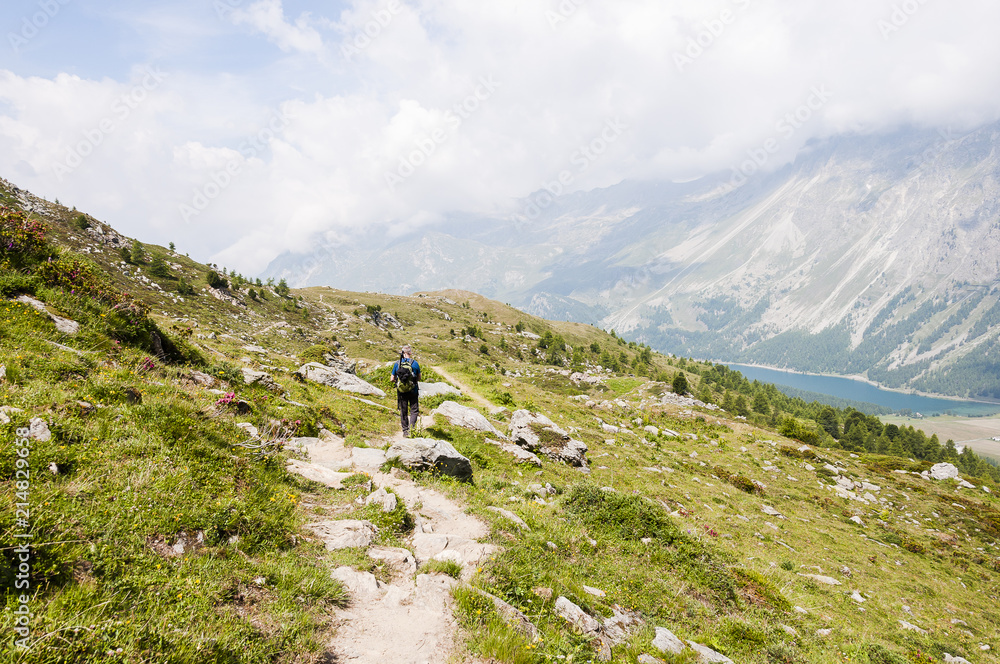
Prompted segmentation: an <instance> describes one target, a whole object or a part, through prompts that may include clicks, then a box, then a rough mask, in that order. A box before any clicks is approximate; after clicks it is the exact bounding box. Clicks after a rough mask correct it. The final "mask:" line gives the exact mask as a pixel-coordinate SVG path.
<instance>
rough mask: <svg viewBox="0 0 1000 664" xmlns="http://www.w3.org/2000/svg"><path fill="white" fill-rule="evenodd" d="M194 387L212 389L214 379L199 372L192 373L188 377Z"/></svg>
mask: <svg viewBox="0 0 1000 664" xmlns="http://www.w3.org/2000/svg"><path fill="white" fill-rule="evenodd" d="M188 378H189V379H190V380H191V381H192V382H193V383H194V384H195V385H201V386H202V387H212V386H214V385H215V378H213V377H212V376H209V375H208V374H207V373H203V372H201V371H192V372H191V375H190V376H189V377H188Z"/></svg>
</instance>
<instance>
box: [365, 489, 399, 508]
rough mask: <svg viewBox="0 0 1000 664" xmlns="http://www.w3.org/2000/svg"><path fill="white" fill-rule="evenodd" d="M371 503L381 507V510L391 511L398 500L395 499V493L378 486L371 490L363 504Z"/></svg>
mask: <svg viewBox="0 0 1000 664" xmlns="http://www.w3.org/2000/svg"><path fill="white" fill-rule="evenodd" d="M372 504H375V505H378V506H379V507H381V508H382V511H383V512H391V511H393V510H394V509H396V506H397V505H398V504H399V501H398V500H397V499H396V496H395V494H391V493H389V492H388V491H386V490H385V487H379V489H378V490H376V491H373V492H372V493H371V494H369V495H368V497H367V498H365V505H372Z"/></svg>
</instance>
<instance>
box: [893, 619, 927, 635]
mask: <svg viewBox="0 0 1000 664" xmlns="http://www.w3.org/2000/svg"><path fill="white" fill-rule="evenodd" d="M899 624H900V626H901V627H902V628H903V629H905V630H909V631H911V632H919V633H920V634H926V633H927V630H926V629H921V628H920V627H917V626H916V625H914V624H913V623H908V622H906V621H905V620H900V621H899Z"/></svg>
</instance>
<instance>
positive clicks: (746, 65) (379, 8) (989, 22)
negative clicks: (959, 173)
mask: <svg viewBox="0 0 1000 664" xmlns="http://www.w3.org/2000/svg"><path fill="white" fill-rule="evenodd" d="M896 4H898V5H900V6H902V4H905V5H906V6H907V7H909V6H911V5H912V6H913V7H916V8H917V9H916V10H915V11H913V12H911V13H910V14H903V15H902V17H900V16H894V15H893V12H894V9H893V7H894V3H893V2H888V1H883V0H844V1H843V2H841V3H838V4H836V5H831V4H830V3H829V2H825V1H821V0H709V1H706V2H698V3H692V2H682V1H680V0H666V1H664V0H619V1H617V2H615V3H598V2H594V1H591V2H583V1H582V0H561V1H558V2H557V0H532V1H530V2H516V3H472V2H468V1H464V2H460V1H459V0H418V1H416V2H410V3H402V2H399V3H398V4H397V3H396V1H395V0H355V1H354V2H350V3H349V4H348V5H347V7H346V9H344V10H343V11H340V12H339V14H338V15H332V14H324V12H329V11H330V10H329V8H328V5H325V4H320V3H310V2H299V3H296V5H295V6H296V7H297V8H299V7H310V8H311V9H312V11H311V12H301V13H300V14H299V15H298V17H297V18H295V19H289V18H288V16H287V12H286V6H285V5H283V4H282V2H281V1H280V0H260V1H258V2H255V3H253V4H250V5H248V6H246V7H245V8H244V7H243V6H242V5H240V4H239V3H234V6H235V7H236V9H234V10H233V12H231V13H228V14H227V19H228V20H229V21H230V22H229V23H227V22H226V21H218V23H217V24H216V25H214V26H212V27H211V28H209V27H204V26H203V27H201V28H199V30H198V31H195V34H196V35H200V34H204V37H203V38H202V37H192V38H191V39H192V41H193V42H195V43H200V44H203V47H204V48H205V49H209V46H208V44H209V43H210V42H212V43H214V42H217V41H219V40H221V39H225V40H226V42H225V43H226V44H227V45H232V44H239V45H240V48H242V49H244V51H242V52H239V53H228V52H227V53H226V57H227V58H229V59H230V60H232V61H236V60H239V62H240V65H241V67H243V68H244V69H241V70H240V71H238V72H237V71H233V70H232V68H230V67H226V66H222V65H216V64H214V63H215V62H216V60H213V59H212V58H208V57H206V58H202V59H200V60H199V62H200V63H201V64H200V65H199V68H198V69H193V68H192V66H191V65H190V64H189V63H188V61H184V62H183V63H178V65H177V68H176V69H175V70H171V69H170V67H169V62H168V63H167V64H165V65H164V67H165V68H166V69H167V71H166V72H165V73H166V74H167V76H166V78H165V81H164V82H163V83H162V84H159V85H157V86H156V87H155V89H153V90H150V91H148V95H146V97H145V98H144V99H143V100H142V101H141V103H139V104H137V105H136V108H134V109H130V113H129V115H128V116H127V117H125V118H123V119H120V120H116V125H115V127H114V131H113V132H110V133H107V134H106V136H105V137H104V139H103V140H102V142H101V144H100V145H99V146H96V147H95V148H94V149H93V150H92V154H91V155H89V156H88V157H87V158H86V159H85V160H84V162H83V164H82V165H81V166H80V167H78V168H76V169H74V170H73V171H72V172H71V173H70V174H65V173H64V174H63V177H62V179H61V180H60V179H59V177H58V174H57V173H56V172H55V171H54V168H53V164H56V163H59V162H60V160H64V159H65V158H66V155H67V154H69V153H70V152H71V151H72V150H73V149H74V147H75V146H78V145H79V144H80V142H81V141H84V140H85V139H86V132H88V131H92V130H93V129H94V128H95V127H99V125H100V122H101V121H102V119H104V118H107V117H109V116H110V117H112V118H117V116H116V114H115V113H114V111H113V110H112V109H113V105H114V104H115V102H116V100H121V99H122V97H123V95H128V94H130V92H132V91H134V90H135V87H136V86H137V85H139V86H141V84H142V81H143V76H144V74H143V72H144V71H145V69H144V68H145V67H147V66H148V65H147V64H146V63H140V62H137V63H136V66H135V68H134V69H133V71H132V73H131V75H130V76H129V77H127V79H126V80H114V79H112V78H108V77H95V78H85V77H81V76H73V75H69V74H58V75H53V76H51V77H48V78H44V77H38V76H35V77H32V76H28V75H24V74H19V73H18V69H17V68H16V67H11V68H10V69H9V70H5V71H0V109H4V110H0V148H2V149H0V174H3V175H5V176H6V177H8V178H10V179H12V180H14V181H15V182H16V183H17V184H19V185H20V186H25V187H28V188H31V189H34V190H37V191H38V192H39V193H42V194H48V195H50V196H59V197H60V198H61V199H62V200H63V201H64V202H70V203H73V204H75V205H77V206H78V207H79V208H81V209H87V210H89V211H93V212H95V213H96V214H98V215H99V216H102V217H105V218H107V220H108V221H110V222H111V223H113V224H115V225H116V226H118V227H119V228H121V229H122V230H123V231H126V232H129V233H133V234H136V235H139V236H142V237H143V238H144V239H147V240H149V241H160V242H164V243H165V242H166V241H169V240H173V241H175V242H177V244H178V246H179V247H181V248H182V249H185V247H187V249H185V250H190V251H191V253H192V254H193V255H195V256H197V257H199V258H202V259H212V260H216V261H218V262H221V263H224V264H227V265H230V266H232V267H236V268H237V269H240V270H242V271H246V272H254V271H256V270H259V269H261V268H262V267H263V266H264V265H265V264H266V263H267V261H268V260H269V259H270V258H271V257H273V256H274V255H276V254H277V253H280V252H281V251H284V250H289V249H290V250H297V251H301V250H307V249H309V248H311V247H313V246H314V245H315V241H316V240H315V238H316V237H317V236H319V235H323V234H325V235H327V236H328V237H331V238H335V239H338V240H339V239H342V238H345V237H350V235H351V233H352V232H353V231H354V229H358V228H370V227H378V228H385V229H386V232H391V233H398V232H400V231H401V230H405V229H407V228H412V227H414V226H415V225H423V224H428V223H433V221H434V220H436V219H440V218H441V216H442V215H443V214H444V213H446V212H448V211H452V210H469V211H477V212H483V213H487V214H489V213H503V212H504V211H510V210H513V209H516V204H515V200H516V199H518V198H521V197H524V196H526V195H528V194H529V193H531V192H533V191H535V190H537V189H539V188H540V187H542V186H543V184H545V183H547V182H550V181H552V180H553V179H555V178H557V177H558V176H559V174H560V172H562V171H566V170H569V171H571V173H572V176H573V177H572V182H571V184H570V188H571V189H582V188H590V187H595V186H605V185H609V184H612V183H615V182H618V181H620V180H621V179H624V178H666V179H674V178H677V179H688V178H691V177H696V176H698V175H702V174H706V173H710V172H714V171H728V170H729V169H731V168H734V167H738V166H739V164H740V163H741V162H742V161H744V160H745V159H746V158H747V151H748V150H754V149H757V148H759V147H760V146H762V145H763V144H764V142H765V141H767V140H768V139H775V140H777V141H779V147H780V151H779V152H778V153H777V155H776V156H775V158H774V159H772V160H771V161H769V163H768V166H769V167H776V166H779V165H780V164H781V163H783V162H784V161H785V160H787V159H789V158H791V157H792V156H793V155H794V154H795V152H796V150H798V149H799V148H800V147H801V146H802V145H804V144H805V143H806V142H807V141H808V140H809V139H811V138H814V137H823V136H829V135H833V134H837V133H840V132H847V131H863V132H872V131H882V130H890V129H893V128H896V127H898V126H900V125H904V124H917V125H924V126H935V125H949V124H950V125H960V126H971V125H975V124H981V123H984V122H989V121H993V120H996V119H997V118H998V117H1000V88H997V86H994V85H992V84H991V83H992V82H993V81H996V80H998V78H1000V40H996V39H995V38H994V35H993V34H992V33H993V26H995V25H997V24H1000V5H997V4H996V3H993V2H990V1H987V0H958V1H956V2H952V3H950V4H945V3H944V2H942V1H941V0H923V2H919V1H918V0H912V2H910V3H896ZM70 7H72V6H70ZM182 7H183V11H191V9H190V7H187V6H184V5H182ZM560 7H562V8H563V11H560ZM571 7H575V9H573V10H572V11H569V10H568V9H567V8H571ZM68 10H69V9H68ZM68 10H67V11H68ZM157 11H158V12H159V13H161V14H162V13H163V12H164V11H169V10H166V9H164V7H162V6H161V7H159V9H158V10H157ZM173 11H174V12H175V13H177V14H178V15H180V16H183V15H184V14H183V12H182V11H181V10H180V9H174V10H173ZM880 21H881V22H884V21H889V25H891V26H892V27H893V28H898V29H894V30H888V31H887V29H886V28H885V27H884V24H882V23H880ZM181 23H182V21H181V20H176V21H174V22H173V23H171V25H172V26H173V27H171V28H170V29H171V30H176V29H177V28H176V26H177V25H179V24H181ZM897 23H898V24H899V25H896V24H897ZM234 24H236V27H235V28H234V27H233V25H234ZM151 25H153V24H152V23H150V22H148V21H146V22H144V23H143V26H144V30H150V29H151V27H150V26H151ZM248 27H249V28H250V29H251V31H252V34H251V35H247V34H245V33H244V32H243V31H244V30H245V29H246V28H248ZM53 29H55V28H53ZM227 29H228V30H231V31H234V32H233V34H229V33H226V30H227ZM262 38H264V39H266V40H268V41H270V42H272V43H274V44H275V45H276V46H278V47H279V48H280V49H281V50H282V51H283V53H282V54H281V55H280V57H278V58H274V57H270V56H268V58H263V57H262V52H261V50H260V42H261V40H262ZM150 41H151V43H158V44H161V45H162V43H164V42H163V40H156V39H150ZM692 44H694V46H692ZM345 45H346V46H351V47H352V49H353V50H350V49H348V51H344V50H343V49H342V47H344V46H345ZM158 49H159V50H158V51H157V53H161V52H163V53H165V52H167V51H165V50H163V49H162V48H160V47H158ZM345 53H346V54H347V55H348V56H349V57H345ZM213 54H214V52H213ZM189 57H193V56H189ZM66 59H67V62H71V60H72V54H67V56H66ZM484 80H485V81H486V82H487V84H486V85H485V86H484V83H483V81H484ZM817 87H819V88H823V89H825V90H828V91H829V93H830V96H829V99H828V100H826V101H824V102H823V103H822V104H818V105H816V106H817V107H816V108H813V109H808V111H809V113H808V117H807V118H806V119H805V120H795V122H794V124H796V125H799V126H798V127H793V126H792V125H790V124H787V122H786V124H785V125H780V124H779V123H780V122H782V121H783V120H782V119H783V118H784V117H785V116H786V115H788V114H792V115H793V118H794V114H795V113H796V112H798V111H800V110H801V109H802V108H803V106H806V107H807V108H808V104H809V103H810V99H811V97H812V96H813V95H814V93H813V92H812V91H813V90H814V89H815V88H817ZM477 94H478V96H477ZM615 119H620V121H621V122H622V123H623V124H624V125H626V126H627V129H625V130H624V131H622V132H621V134H620V135H618V136H616V137H615V140H614V141H612V142H609V143H608V144H607V145H606V149H604V150H602V154H600V155H593V158H586V159H580V158H579V157H580V155H581V154H582V153H581V148H584V147H586V146H587V145H589V144H590V143H591V142H593V141H597V140H598V138H599V137H600V135H601V132H602V131H603V129H604V127H605V126H606V123H607V122H608V121H613V120H615ZM789 127H792V128H793V129H794V131H790V132H789V131H788V128H789ZM597 144H598V145H599V143H597ZM407 165H409V167H412V171H413V172H412V174H409V175H408V176H407V177H402V175H400V173H409V170H410V169H409V168H408V167H407ZM584 165H585V168H584V167H583V166H584ZM227 169H234V171H235V172H233V173H229V171H227ZM227 174H228V175H227ZM387 174H390V175H391V174H396V176H398V177H402V182H395V183H394V186H390V184H387ZM388 179H389V180H390V181H392V180H393V178H392V177H389V178H388ZM199 196H200V197H201V199H199ZM199 202H203V203H205V205H204V206H201V207H203V209H196V205H195V204H196V203H199ZM185 205H186V206H188V207H189V208H190V209H192V210H195V212H196V214H193V215H192V214H188V215H185V214H184V212H183V207H182V206H185Z"/></svg>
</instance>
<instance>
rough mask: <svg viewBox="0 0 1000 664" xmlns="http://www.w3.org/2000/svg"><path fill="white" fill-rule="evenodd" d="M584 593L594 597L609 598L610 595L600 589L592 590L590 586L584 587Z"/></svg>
mask: <svg viewBox="0 0 1000 664" xmlns="http://www.w3.org/2000/svg"><path fill="white" fill-rule="evenodd" d="M583 592H585V593H587V594H588V595H593V596H594V597H607V596H608V594H607V593H606V592H604V591H603V590H601V589H600V588H592V587H590V586H584V587H583Z"/></svg>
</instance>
